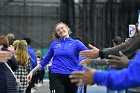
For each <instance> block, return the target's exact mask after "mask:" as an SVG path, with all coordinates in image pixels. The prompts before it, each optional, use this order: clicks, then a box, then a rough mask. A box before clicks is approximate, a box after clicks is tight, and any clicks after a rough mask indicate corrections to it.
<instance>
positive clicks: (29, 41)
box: [23, 37, 31, 45]
mask: <svg viewBox="0 0 140 93" xmlns="http://www.w3.org/2000/svg"><path fill="white" fill-rule="evenodd" d="M23 40H25V41H26V42H27V44H28V45H30V44H31V39H30V38H28V37H26V38H23Z"/></svg>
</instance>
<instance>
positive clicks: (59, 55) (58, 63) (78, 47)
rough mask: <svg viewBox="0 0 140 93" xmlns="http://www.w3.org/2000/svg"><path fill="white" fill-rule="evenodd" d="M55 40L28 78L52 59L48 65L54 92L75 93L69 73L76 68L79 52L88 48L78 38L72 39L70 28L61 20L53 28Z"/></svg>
mask: <svg viewBox="0 0 140 93" xmlns="http://www.w3.org/2000/svg"><path fill="white" fill-rule="evenodd" d="M54 30H55V31H54V33H53V35H54V37H55V39H56V40H55V41H54V42H52V43H51V45H50V47H49V50H48V53H47V55H46V56H45V57H44V59H43V60H42V61H41V62H40V64H38V65H37V66H36V67H35V68H34V69H33V70H32V71H31V72H30V73H29V74H28V80H29V81H30V80H31V78H32V74H33V73H34V72H36V71H38V70H39V69H40V68H41V67H43V66H45V65H47V64H48V63H49V61H50V60H51V59H52V58H53V59H52V65H51V67H50V70H51V74H52V76H53V78H54V83H55V86H54V87H55V90H54V92H56V93H76V92H77V86H76V84H73V83H71V82H70V79H69V75H70V74H71V73H72V72H73V71H75V70H78V66H77V65H78V64H77V63H78V60H79V52H80V51H82V50H87V49H88V48H87V47H86V46H85V45H84V44H83V43H82V42H80V41H79V40H74V39H72V38H71V37H70V36H69V35H70V34H71V31H70V28H69V27H68V26H67V25H66V24H65V23H63V22H60V23H57V24H56V26H55V29H54Z"/></svg>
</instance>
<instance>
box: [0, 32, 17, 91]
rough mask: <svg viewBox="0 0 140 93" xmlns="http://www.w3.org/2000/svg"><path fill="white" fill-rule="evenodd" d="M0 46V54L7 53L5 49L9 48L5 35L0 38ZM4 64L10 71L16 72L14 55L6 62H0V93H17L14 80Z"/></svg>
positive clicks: (0, 57)
mask: <svg viewBox="0 0 140 93" xmlns="http://www.w3.org/2000/svg"><path fill="white" fill-rule="evenodd" d="M0 46H2V47H1V51H0V54H1V53H2V51H4V52H5V53H6V52H8V51H9V50H8V49H7V48H8V46H9V41H8V38H7V36H5V35H1V36H0ZM4 56H7V55H4ZM4 56H3V55H1V56H0V59H2V58H4ZM9 56H10V55H9ZM4 62H7V64H8V65H9V67H10V68H11V70H12V71H16V70H17V69H18V64H17V62H16V59H15V56H14V55H11V58H9V59H8V60H7V61H6V60H5V61H4V60H1V62H0V93H17V87H16V79H15V77H14V75H13V74H12V72H11V71H10V69H9V68H8V67H7V66H6V64H5V63H4Z"/></svg>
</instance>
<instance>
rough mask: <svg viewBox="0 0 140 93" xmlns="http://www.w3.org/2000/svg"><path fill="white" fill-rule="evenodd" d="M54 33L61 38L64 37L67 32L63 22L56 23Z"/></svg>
mask: <svg viewBox="0 0 140 93" xmlns="http://www.w3.org/2000/svg"><path fill="white" fill-rule="evenodd" d="M56 34H57V35H58V36H59V37H60V38H62V37H66V36H67V35H68V34H69V33H68V28H67V26H66V25H65V24H58V25H57V26H56Z"/></svg>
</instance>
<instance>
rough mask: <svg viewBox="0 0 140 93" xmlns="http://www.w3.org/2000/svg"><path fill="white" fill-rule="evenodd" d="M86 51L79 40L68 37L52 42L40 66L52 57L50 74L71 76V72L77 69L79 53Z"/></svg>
mask: <svg viewBox="0 0 140 93" xmlns="http://www.w3.org/2000/svg"><path fill="white" fill-rule="evenodd" d="M87 49H88V48H87V47H86V46H85V45H84V44H83V43H82V42H80V41H79V40H74V39H72V38H70V37H69V38H66V39H65V40H64V39H63V38H61V39H59V40H56V41H54V42H52V44H51V46H50V48H49V50H48V53H47V55H46V56H45V58H44V59H43V60H42V61H41V62H40V64H41V65H42V66H45V65H46V64H48V63H49V61H50V60H51V58H52V57H53V60H52V66H51V67H50V69H51V72H52V73H58V74H71V72H72V71H74V70H77V69H78V63H79V62H78V60H79V52H80V51H82V50H87Z"/></svg>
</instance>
